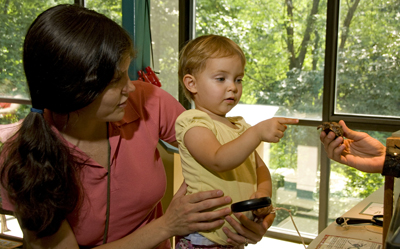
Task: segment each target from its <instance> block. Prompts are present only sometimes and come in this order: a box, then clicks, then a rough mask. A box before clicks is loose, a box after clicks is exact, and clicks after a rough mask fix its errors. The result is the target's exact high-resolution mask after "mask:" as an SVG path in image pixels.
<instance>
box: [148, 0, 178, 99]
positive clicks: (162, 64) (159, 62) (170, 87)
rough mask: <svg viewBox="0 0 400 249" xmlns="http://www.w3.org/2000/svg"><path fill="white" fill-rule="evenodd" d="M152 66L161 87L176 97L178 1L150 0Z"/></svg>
mask: <svg viewBox="0 0 400 249" xmlns="http://www.w3.org/2000/svg"><path fill="white" fill-rule="evenodd" d="M150 7H151V20H150V23H151V36H152V40H153V58H154V68H153V70H154V71H155V72H156V73H159V74H158V75H157V76H158V78H159V79H160V82H161V85H162V86H161V88H163V89H164V90H166V91H167V92H169V93H170V94H171V95H172V96H174V97H175V98H176V99H178V97H179V96H178V93H179V91H178V85H179V80H178V54H179V37H178V35H179V23H178V22H179V1H178V0H162V1H161V0H151V2H150Z"/></svg>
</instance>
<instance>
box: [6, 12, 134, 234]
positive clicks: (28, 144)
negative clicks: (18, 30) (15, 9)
mask: <svg viewBox="0 0 400 249" xmlns="http://www.w3.org/2000/svg"><path fill="white" fill-rule="evenodd" d="M133 55H134V54H133V45H132V41H131V39H130V37H129V35H128V33H127V32H126V31H124V29H123V28H121V27H120V26H119V25H118V24H117V23H115V22H114V21H112V20H110V19H109V18H107V17H105V16H104V15H102V14H99V13H97V12H94V11H91V10H88V9H86V8H83V7H80V6H77V5H58V6H55V7H52V8H50V9H48V10H46V11H45V12H43V13H42V14H40V15H39V16H38V17H37V18H36V20H35V21H34V22H33V23H32V24H31V26H30V28H29V30H28V32H27V35H26V37H25V41H24V51H23V62H24V70H25V75H26V79H27V82H28V85H29V91H30V95H31V100H32V107H34V108H35V109H48V110H50V111H51V112H52V113H57V114H68V113H70V112H73V111H76V110H79V109H81V108H83V107H85V106H87V105H89V104H90V103H92V102H93V101H94V100H95V99H96V97H97V96H98V95H99V94H100V93H102V92H103V91H104V89H105V88H106V87H107V85H108V84H109V83H110V82H111V81H112V79H113V77H114V74H115V73H116V72H118V66H119V64H120V62H121V61H122V59H124V58H126V56H131V57H132V56H133ZM52 129H54V128H51V126H50V125H49V124H48V123H47V121H46V120H45V119H44V117H43V115H42V114H40V113H36V112H31V113H30V114H28V115H27V117H26V118H25V119H24V121H23V123H22V125H21V127H20V129H19V131H18V132H17V133H16V134H15V135H14V136H13V137H12V138H10V139H9V140H8V141H7V142H6V143H5V144H4V146H3V149H2V152H1V153H2V154H1V158H2V164H1V184H2V186H3V188H5V190H6V191H7V193H8V197H9V200H10V201H11V203H13V205H14V208H15V213H16V215H17V217H18V219H19V220H20V222H21V226H22V227H24V228H26V229H28V230H31V231H35V232H36V234H37V237H44V236H49V235H52V234H54V233H55V232H57V231H58V229H59V227H60V225H61V222H62V221H63V220H65V219H66V217H67V215H68V214H70V213H71V212H72V211H74V210H75V209H76V208H77V207H79V204H80V202H81V197H82V194H83V192H82V186H81V184H80V174H79V172H80V168H81V165H82V162H81V161H80V160H79V158H78V157H76V156H73V154H72V152H73V151H72V150H71V149H70V148H69V147H68V146H67V145H66V143H65V141H64V140H63V139H62V138H60V135H58V134H56V133H55V132H54V131H53V130H52Z"/></svg>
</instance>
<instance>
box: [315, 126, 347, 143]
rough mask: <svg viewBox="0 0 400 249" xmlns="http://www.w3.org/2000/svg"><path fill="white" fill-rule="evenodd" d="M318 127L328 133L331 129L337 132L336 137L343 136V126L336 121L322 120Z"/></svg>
mask: <svg viewBox="0 0 400 249" xmlns="http://www.w3.org/2000/svg"><path fill="white" fill-rule="evenodd" d="M317 129H322V130H323V131H325V133H326V134H327V135H328V133H329V132H330V131H333V132H334V133H335V135H336V136H335V139H336V138H337V137H341V136H343V133H344V132H343V129H342V126H341V125H340V124H338V123H336V122H322V124H321V125H318V127H317Z"/></svg>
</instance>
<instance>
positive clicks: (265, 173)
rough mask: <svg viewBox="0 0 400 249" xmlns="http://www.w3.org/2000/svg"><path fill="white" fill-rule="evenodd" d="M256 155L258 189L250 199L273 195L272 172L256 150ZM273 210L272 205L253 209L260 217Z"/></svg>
mask: <svg viewBox="0 0 400 249" xmlns="http://www.w3.org/2000/svg"><path fill="white" fill-rule="evenodd" d="M255 155H256V165H257V171H256V172H257V190H256V192H255V193H254V194H252V195H251V197H250V199H253V198H261V197H270V198H271V197H272V180H271V174H270V172H269V170H268V168H267V166H266V165H265V163H264V161H263V160H262V159H261V157H260V156H259V155H258V153H257V152H255ZM271 210H272V205H270V206H269V207H265V208H260V209H257V210H254V211H253V214H254V215H255V216H257V217H258V218H262V217H265V216H266V215H267V214H269V213H270V212H271Z"/></svg>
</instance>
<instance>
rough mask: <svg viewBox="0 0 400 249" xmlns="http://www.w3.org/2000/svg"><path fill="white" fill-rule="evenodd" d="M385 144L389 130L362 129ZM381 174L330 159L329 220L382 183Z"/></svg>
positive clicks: (345, 210) (331, 220)
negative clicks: (367, 171) (362, 170)
mask: <svg viewBox="0 0 400 249" xmlns="http://www.w3.org/2000/svg"><path fill="white" fill-rule="evenodd" d="M363 132H366V133H368V134H369V135H371V136H372V137H374V138H376V139H378V140H379V141H380V142H381V143H382V144H384V145H386V138H388V137H390V136H391V133H390V132H377V131H363ZM384 180H385V178H384V177H383V176H382V175H381V174H371V173H364V172H361V171H359V170H356V169H354V168H351V167H349V166H346V165H343V164H340V163H337V162H335V161H332V160H331V175H330V183H329V189H330V196H329V214H328V218H329V222H334V221H335V220H336V218H338V217H340V216H342V215H343V214H344V213H345V212H347V211H348V210H349V209H351V208H352V207H354V206H355V205H356V204H357V203H359V202H360V201H362V200H363V199H365V198H366V197H367V196H369V195H370V194H372V193H373V192H375V191H376V190H377V189H378V188H379V187H381V186H382V185H383V183H384Z"/></svg>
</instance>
